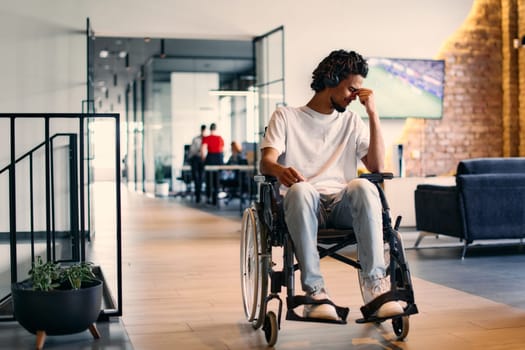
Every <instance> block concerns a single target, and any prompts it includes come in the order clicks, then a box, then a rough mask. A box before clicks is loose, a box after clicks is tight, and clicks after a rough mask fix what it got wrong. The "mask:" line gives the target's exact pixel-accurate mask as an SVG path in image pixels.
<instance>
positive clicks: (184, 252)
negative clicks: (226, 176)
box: [0, 193, 525, 350]
mask: <svg viewBox="0 0 525 350" xmlns="http://www.w3.org/2000/svg"><path fill="white" fill-rule="evenodd" d="M239 234H240V216H239V209H238V206H237V205H236V204H235V203H234V202H231V203H230V205H228V206H222V207H221V209H217V208H215V207H208V206H206V205H199V206H196V205H192V204H190V203H189V199H184V198H176V199H173V198H171V199H169V198H166V199H154V198H148V197H146V196H143V195H138V194H133V193H128V194H126V195H125V196H124V198H123V247H124V252H123V278H124V288H123V293H124V296H123V301H124V307H123V313H124V315H123V316H122V318H120V319H118V320H114V321H113V322H110V323H103V324H99V325H98V328H99V330H100V332H101V333H102V338H101V339H100V340H97V341H94V340H93V339H91V336H90V334H89V332H84V333H79V334H76V335H71V336H55V337H48V339H47V341H46V346H45V349H137V350H149V349H151V350H164V349H166V350H168V349H169V350H171V349H197V350H200V349H203V350H204V349H224V350H226V349H230V350H232V349H239V350H241V349H242V350H245V349H267V345H266V342H265V339H264V335H263V333H262V332H261V331H260V330H257V331H255V330H253V329H252V327H251V326H250V325H249V324H248V323H247V322H246V321H245V318H244V314H243V310H242V305H241V296H240V287H239V285H240V283H239V280H240V278H239V272H238V271H239V268H238V265H239V246H238V245H239ZM402 235H403V237H404V241H405V247H411V245H412V244H413V242H414V241H415V239H416V237H417V233H416V232H414V231H413V230H411V229H404V230H402ZM514 243H515V242H514ZM461 249H462V244H461V243H460V242H458V241H457V240H453V239H451V238H447V237H443V236H441V237H440V238H439V239H437V240H436V239H434V238H433V237H427V238H425V239H424V240H423V243H422V248H421V249H417V250H416V249H410V248H408V249H407V251H406V253H407V257H408V261H409V263H410V269H411V272H412V275H413V282H414V288H415V292H416V302H417V304H418V307H419V309H420V313H419V314H418V315H415V316H413V317H411V318H410V333H409V336H408V338H407V340H406V341H405V342H397V341H395V340H394V339H393V334H392V330H391V326H390V324H389V323H383V324H380V325H374V324H368V325H358V324H355V323H354V320H355V319H357V318H359V317H360V314H359V307H360V306H361V305H360V300H361V299H360V294H359V291H358V290H357V288H355V286H356V273H355V270H353V269H349V268H348V267H347V266H344V265H342V264H341V263H339V262H337V261H335V260H332V259H326V260H323V263H322V270H323V273H324V275H325V279H326V283H327V286H328V288H329V290H330V293H331V295H332V297H333V299H334V300H335V301H336V302H337V303H338V304H341V305H346V306H349V307H350V309H351V313H350V316H349V323H348V324H347V325H343V326H340V325H324V324H314V323H304V322H291V321H286V320H283V322H282V327H281V330H280V332H279V340H278V342H277V344H276V346H275V348H276V349H301V350H303V349H316V350H317V349H334V350H335V349H366V350H368V349H372V350H376V349H377V350H379V349H425V350H426V349H444V348H445V349H447V350H456V349H458V350H459V349H461V350H464V349H522V348H523V344H525V293H524V292H523V291H524V290H525V269H524V268H523V266H524V263H525V254H523V252H522V251H521V250H520V249H519V247H518V246H517V245H516V244H512V245H505V246H500V245H488V246H487V245H483V246H473V247H472V248H469V250H468V252H467V258H466V259H465V260H461V259H460V256H461ZM274 253H275V255H276V256H278V255H279V253H280V251H279V250H278V249H275V250H274ZM346 253H347V254H355V251H354V250H353V249H349V250H348V251H347V252H346ZM283 296H284V294H283ZM272 307H275V305H272ZM33 345H34V336H33V335H31V334H29V333H27V332H26V331H25V330H23V329H22V328H20V327H19V326H18V325H17V324H16V323H15V322H9V323H3V324H2V323H0V349H31V348H32V346H33Z"/></svg>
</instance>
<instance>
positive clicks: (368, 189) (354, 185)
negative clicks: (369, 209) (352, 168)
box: [346, 179, 377, 196]
mask: <svg viewBox="0 0 525 350" xmlns="http://www.w3.org/2000/svg"><path fill="white" fill-rule="evenodd" d="M346 191H347V192H348V193H349V194H352V195H354V196H355V195H358V196H369V195H377V188H376V186H375V185H374V184H373V183H372V182H370V181H368V180H367V179H353V180H352V181H350V182H349V183H347V185H346Z"/></svg>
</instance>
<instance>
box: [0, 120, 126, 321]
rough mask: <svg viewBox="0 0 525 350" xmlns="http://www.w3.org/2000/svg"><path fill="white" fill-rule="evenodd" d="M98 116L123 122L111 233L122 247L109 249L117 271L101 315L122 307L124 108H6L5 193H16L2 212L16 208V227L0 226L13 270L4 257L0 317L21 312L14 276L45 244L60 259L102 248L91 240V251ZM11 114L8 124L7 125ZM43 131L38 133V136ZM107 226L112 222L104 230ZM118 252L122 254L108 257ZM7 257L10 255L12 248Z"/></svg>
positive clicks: (49, 255) (0, 131)
mask: <svg viewBox="0 0 525 350" xmlns="http://www.w3.org/2000/svg"><path fill="white" fill-rule="evenodd" d="M95 120H103V121H108V120H110V121H113V124H112V125H114V128H115V134H114V140H110V141H114V154H113V156H114V158H115V164H114V168H115V169H114V171H115V172H114V183H115V185H114V188H115V193H114V198H115V207H114V208H115V211H114V213H113V217H114V219H115V224H114V234H115V237H114V240H112V239H113V238H112V237H110V240H112V242H113V243H112V245H114V246H115V247H116V251H115V252H114V253H111V254H107V255H110V256H107V255H106V256H103V260H104V264H105V265H104V266H107V265H110V267H111V271H110V274H109V275H110V276H111V277H113V279H112V280H111V281H109V283H104V285H105V288H104V291H105V295H104V304H103V309H102V310H101V313H100V317H99V319H109V317H111V316H121V315H122V266H121V260H122V251H121V250H122V248H121V227H122V225H121V204H120V199H121V193H120V190H121V189H120V180H121V178H120V176H121V173H120V164H121V163H120V126H119V123H120V121H119V114H96V113H82V114H64V113H60V114H50V115H48V114H33V113H30V114H3V113H0V124H1V125H3V127H0V139H2V138H3V140H8V142H9V148H8V149H6V148H5V147H4V148H2V147H0V161H3V162H4V163H7V165H6V166H4V167H3V168H0V200H1V199H2V198H1V197H6V196H1V193H2V190H3V189H4V188H7V190H8V192H9V195H8V201H4V202H1V201H0V216H2V209H3V210H5V212H4V214H5V213H6V212H8V215H4V216H6V217H7V216H8V217H9V228H8V229H0V249H1V248H3V246H7V243H8V242H9V263H8V265H9V278H8V276H4V275H5V273H3V272H2V267H3V266H2V265H6V263H3V264H2V261H0V321H5V320H12V319H13V316H12V309H11V301H10V285H11V283H14V282H18V281H19V279H23V278H26V276H27V271H28V269H27V267H28V265H29V267H30V266H31V265H30V264H31V263H32V262H33V261H35V259H36V256H37V255H41V254H43V253H42V251H43V250H44V249H45V255H46V259H47V260H52V261H58V262H78V261H86V257H87V256H90V257H93V256H99V255H97V254H94V252H93V249H94V248H93V247H94V246H93V245H90V246H89V248H90V252H89V254H87V252H86V245H87V243H88V242H89V243H91V235H92V234H93V233H94V228H93V227H92V222H91V221H92V219H91V217H92V215H93V214H92V210H91V209H92V206H93V204H92V198H91V194H90V193H91V191H92V181H93V177H92V176H91V168H92V164H91V162H92V160H93V154H92V151H91V149H92V148H93V147H94V146H93V144H92V142H93V141H92V140H90V138H89V134H90V132H91V131H90V123H92V122H93V121H95ZM6 121H7V123H8V127H5V126H6V123H4V122H6ZM18 122H20V123H19V124H17V123H18ZM24 128H26V129H27V128H30V129H31V130H29V131H28V130H24ZM20 129H22V130H20ZM51 130H53V132H54V134H53V135H51ZM64 130H65V131H64ZM2 135H3V136H4V137H2ZM27 135H33V137H32V138H31V137H28V136H27ZM34 135H43V137H42V138H43V141H41V142H39V143H37V144H36V145H34V146H32V147H29V146H28V144H29V145H30V141H32V139H34V138H35V137H34ZM39 137H41V136H36V138H37V139H38V138H39ZM33 142H34V140H33ZM110 143H111V142H110ZM17 148H19V149H17ZM17 151H18V154H17ZM104 152H110V154H111V149H104ZM20 153H21V154H20ZM6 177H7V179H6ZM5 180H7V181H5ZM17 220H18V221H17ZM25 220H27V221H25ZM4 224H5V221H4ZM18 226H20V227H18ZM110 231H112V230H111V229H110ZM107 233H108V232H107V230H106V232H104V234H106V235H107ZM109 233H110V234H113V232H109ZM7 237H9V240H7ZM115 242H116V244H115ZM6 248H7V247H6ZM19 253H21V256H20V257H19ZM24 253H25V255H24ZM112 254H114V258H115V259H114V261H110V263H108V262H107V261H108V260H111V258H112V257H113V256H112ZM28 256H29V257H28ZM3 259H4V261H5V260H7V257H6V255H4V256H3ZM92 262H93V263H94V264H95V265H96V267H97V271H98V274H99V277H100V278H101V279H103V280H104V279H105V277H106V276H107V275H108V274H106V273H103V264H100V265H99V264H98V261H92ZM113 270H114V273H112V272H113ZM21 271H23V273H21ZM2 277H4V278H2ZM7 279H8V280H9V282H8V281H7ZM113 287H115V288H113ZM115 289H116V290H115ZM115 294H116V299H115V298H114V295H115Z"/></svg>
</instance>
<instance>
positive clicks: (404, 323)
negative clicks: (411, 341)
mask: <svg viewBox="0 0 525 350" xmlns="http://www.w3.org/2000/svg"><path fill="white" fill-rule="evenodd" d="M409 324H410V323H409V321H408V316H403V317H396V318H393V319H392V328H393V329H394V333H395V335H396V336H397V340H404V339H405V338H406V336H407V335H408V330H409V328H410V327H409Z"/></svg>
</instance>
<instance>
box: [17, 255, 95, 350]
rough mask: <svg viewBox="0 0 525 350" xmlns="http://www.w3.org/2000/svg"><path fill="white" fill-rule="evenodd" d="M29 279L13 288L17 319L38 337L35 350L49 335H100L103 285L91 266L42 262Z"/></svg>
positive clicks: (88, 264)
mask: <svg viewBox="0 0 525 350" xmlns="http://www.w3.org/2000/svg"><path fill="white" fill-rule="evenodd" d="M29 275H30V277H29V278H28V279H27V280H25V281H22V282H17V283H13V284H12V285H11V295H12V299H13V309H14V316H15V319H16V320H17V321H18V323H20V325H22V327H24V328H25V329H27V330H28V331H29V332H31V333H33V334H36V336H37V339H36V348H37V349H42V348H43V346H44V342H45V338H46V335H62V334H71V333H78V332H82V331H85V330H86V329H89V330H90V332H91V334H92V335H93V337H94V338H95V339H98V338H100V334H99V333H98V330H97V328H96V326H95V322H96V320H97V318H98V316H99V314H100V309H101V303H102V281H100V280H99V279H97V278H96V276H95V275H94V273H93V269H92V264H91V263H88V262H81V263H75V264H72V265H68V266H62V265H61V264H59V263H55V262H52V261H48V262H43V261H42V258H41V257H40V256H38V257H37V259H36V261H35V262H34V263H33V264H32V268H31V270H30V271H29Z"/></svg>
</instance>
